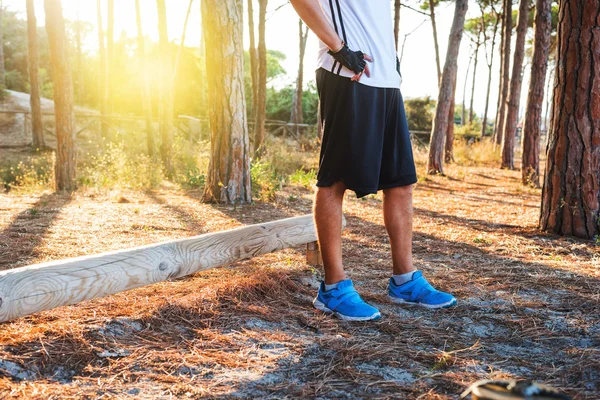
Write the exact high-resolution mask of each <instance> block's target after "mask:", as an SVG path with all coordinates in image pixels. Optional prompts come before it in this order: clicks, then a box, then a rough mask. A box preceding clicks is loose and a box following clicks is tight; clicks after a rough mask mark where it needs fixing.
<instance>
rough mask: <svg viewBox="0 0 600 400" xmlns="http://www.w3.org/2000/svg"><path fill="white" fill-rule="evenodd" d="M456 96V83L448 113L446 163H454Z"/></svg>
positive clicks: (445, 147)
mask: <svg viewBox="0 0 600 400" xmlns="http://www.w3.org/2000/svg"><path fill="white" fill-rule="evenodd" d="M455 95H456V82H455V84H454V89H453V90H452V103H451V104H450V111H449V112H448V128H447V130H446V143H445V145H444V161H445V162H446V163H448V164H449V163H451V162H454V109H455V106H456V104H455V102H456V100H455V99H454V96H455Z"/></svg>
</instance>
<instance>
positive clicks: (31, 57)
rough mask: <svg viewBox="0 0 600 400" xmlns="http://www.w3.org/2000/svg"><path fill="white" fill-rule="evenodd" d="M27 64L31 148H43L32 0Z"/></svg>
mask: <svg viewBox="0 0 600 400" xmlns="http://www.w3.org/2000/svg"><path fill="white" fill-rule="evenodd" d="M26 6H27V45H28V46H27V50H28V58H27V61H28V62H27V64H28V67H29V87H30V91H29V104H30V106H31V134H32V137H33V148H34V149H36V150H37V149H43V148H44V147H45V146H46V144H45V142H44V127H43V125H42V109H41V106H40V78H39V57H38V39H37V20H36V18H35V8H34V4H33V0H27V4H26Z"/></svg>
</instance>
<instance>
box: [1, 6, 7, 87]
mask: <svg viewBox="0 0 600 400" xmlns="http://www.w3.org/2000/svg"><path fill="white" fill-rule="evenodd" d="M3 14H4V5H3V4H2V1H0V85H2V87H3V88H5V87H6V73H5V71H4V37H3V34H2V30H3V26H2V25H4V23H3V18H2V16H3Z"/></svg>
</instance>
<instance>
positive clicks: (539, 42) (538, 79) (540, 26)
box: [521, 0, 552, 187]
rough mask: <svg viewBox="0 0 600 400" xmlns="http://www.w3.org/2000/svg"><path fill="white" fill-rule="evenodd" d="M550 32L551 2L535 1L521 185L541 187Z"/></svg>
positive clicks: (547, 0) (549, 0)
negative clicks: (541, 149)
mask: <svg viewBox="0 0 600 400" xmlns="http://www.w3.org/2000/svg"><path fill="white" fill-rule="evenodd" d="M551 31H552V1H551V0H537V1H536V7H535V38H534V45H533V59H532V60H531V64H532V65H534V66H535V68H532V69H531V81H530V82H529V93H528V96H527V111H526V112H525V124H524V126H523V162H522V166H521V175H522V179H523V184H524V185H533V186H535V187H539V186H540V129H541V125H542V106H543V104H544V86H545V83H546V70H547V68H548V52H549V49H550V33H551Z"/></svg>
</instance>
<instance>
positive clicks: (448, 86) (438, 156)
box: [427, 0, 469, 174]
mask: <svg viewBox="0 0 600 400" xmlns="http://www.w3.org/2000/svg"><path fill="white" fill-rule="evenodd" d="M468 5H469V3H468V0H456V6H455V10H454V19H453V21H452V29H451V30H450V38H449V40H448V52H447V53H446V62H445V64H444V73H443V74H442V84H441V86H440V93H439V96H438V102H437V106H436V108H435V118H434V120H433V128H432V131H431V142H430V143H431V144H430V146H429V162H428V164H427V173H428V174H443V173H444V169H443V153H444V138H445V136H446V133H447V130H448V123H449V121H448V115H449V113H450V106H451V103H452V98H453V97H454V96H453V94H454V93H453V92H454V87H455V86H456V71H457V69H458V66H457V59H458V51H459V49H460V41H461V39H462V34H463V30H464V25H465V15H466V13H467V8H468Z"/></svg>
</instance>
